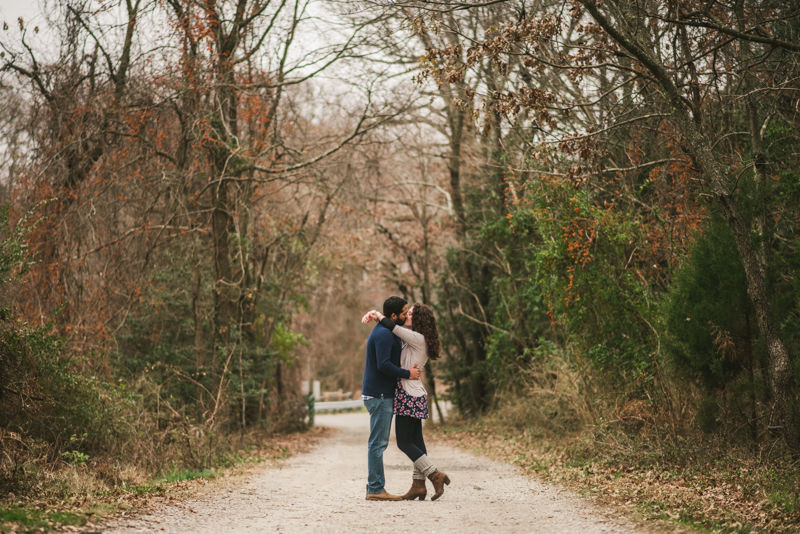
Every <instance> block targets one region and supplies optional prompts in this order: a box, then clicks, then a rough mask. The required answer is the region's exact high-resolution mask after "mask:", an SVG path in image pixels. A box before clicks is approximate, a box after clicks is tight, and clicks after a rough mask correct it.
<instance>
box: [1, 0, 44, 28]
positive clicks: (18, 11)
mask: <svg viewBox="0 0 800 534" xmlns="http://www.w3.org/2000/svg"><path fill="white" fill-rule="evenodd" d="M38 14H39V2H38V0H0V20H3V21H5V22H7V23H8V25H9V26H11V25H12V24H16V23H17V19H18V18H19V17H22V20H24V21H25V23H26V24H27V23H28V22H34V23H35V22H36V21H34V20H33V19H34V18H35V17H36V16H37V15H38Z"/></svg>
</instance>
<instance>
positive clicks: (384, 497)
mask: <svg viewBox="0 0 800 534" xmlns="http://www.w3.org/2000/svg"><path fill="white" fill-rule="evenodd" d="M367 500H368V501H400V500H402V497H400V496H399V495H392V494H391V493H389V492H387V491H382V492H380V493H367Z"/></svg>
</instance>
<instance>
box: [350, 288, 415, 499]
mask: <svg viewBox="0 0 800 534" xmlns="http://www.w3.org/2000/svg"><path fill="white" fill-rule="evenodd" d="M407 313H408V302H406V301H405V300H404V299H402V298H400V297H389V298H388V299H386V302H384V303H383V315H385V316H386V317H388V318H389V319H391V320H392V322H393V323H395V324H397V325H401V324H403V323H405V322H406V314H407ZM401 348H402V347H401V343H400V338H398V337H397V336H395V335H394V334H393V333H392V332H391V330H389V329H388V328H386V327H385V326H382V325H380V324H378V325H377V326H376V327H375V328H374V329H373V330H372V333H371V334H370V336H369V339H368V340H367V360H366V364H365V365H364V383H363V385H362V388H361V393H362V396H361V398H362V399H363V400H364V406H366V407H367V411H368V412H369V450H368V456H367V458H368V472H369V474H368V479H367V500H368V501H399V500H401V498H400V497H399V496H397V495H392V494H390V493H388V492H387V491H386V489H385V488H384V484H385V483H386V479H385V477H384V474H383V451H385V450H386V447H387V446H388V445H389V431H390V430H391V428H392V415H393V410H392V409H393V405H394V388H395V386H396V385H397V379H398V378H410V379H411V380H416V379H418V378H419V375H420V373H421V370H420V369H418V368H417V365H416V364H415V365H414V368H413V369H401V368H400V349H401Z"/></svg>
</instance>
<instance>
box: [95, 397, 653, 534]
mask: <svg viewBox="0 0 800 534" xmlns="http://www.w3.org/2000/svg"><path fill="white" fill-rule="evenodd" d="M368 423H369V416H368V415H367V414H366V413H357V414H340V415H326V416H318V417H317V424H319V425H324V426H328V427H334V428H336V429H338V432H336V434H335V435H334V436H333V437H331V438H328V439H326V440H324V441H323V442H322V443H321V444H320V445H319V446H318V447H317V448H315V449H313V450H312V451H311V452H309V453H307V454H302V455H299V456H296V457H294V458H291V459H289V460H287V461H286V462H284V463H283V464H282V465H281V467H279V468H265V469H263V470H261V471H257V472H254V474H253V475H251V476H249V477H245V478H243V479H242V480H241V483H240V484H238V485H234V486H230V485H229V487H227V488H224V489H220V491H219V492H216V493H210V494H208V495H205V496H202V497H197V498H195V499H190V500H188V501H182V502H181V503H178V504H175V505H169V506H164V507H162V508H158V509H156V510H155V511H154V512H152V513H151V514H150V515H146V516H138V517H135V518H129V519H121V520H116V521H115V522H114V523H112V524H110V525H107V526H106V528H104V529H103V531H104V532H105V533H114V534H132V533H134V532H153V533H161V532H164V533H187V534H188V533H192V534H195V533H197V534H199V533H209V534H211V533H214V534H219V533H242V532H245V533H246V532H254V533H255V532H258V533H262V532H263V533H284V534H295V533H305V532H319V533H326V534H334V533H343V534H344V533H347V534H360V533H365V534H366V533H369V534H380V533H395V532H396V533H405V532H408V533H419V534H423V533H424V534H428V533H449V532H453V533H459V534H471V533H476V534H477V533H483V532H491V533H506V532H509V533H510V532H513V533H520V532H524V533H554V534H555V533H559V534H592V533H600V532H604V533H623V532H624V533H631V534H633V533H643V532H645V530H642V529H641V528H639V527H636V526H635V525H634V524H632V523H631V522H628V521H626V520H624V519H621V518H619V517H614V515H615V514H614V512H613V511H612V510H609V509H606V508H604V507H602V506H597V505H595V504H593V503H592V501H591V500H587V499H585V498H581V497H577V496H575V495H573V494H570V493H568V492H566V491H563V490H560V489H558V488H555V487H553V486H548V485H545V484H542V483H540V482H538V481H537V480H535V479H533V478H531V477H525V476H521V475H519V474H518V471H517V470H516V468H514V467H512V466H509V465H505V464H501V463H497V462H492V461H489V460H486V459H485V458H482V457H479V456H475V455H473V454H469V453H466V452H463V451H459V450H457V449H454V448H450V447H446V446H436V445H434V446H432V447H430V448H429V451H428V452H429V456H430V457H431V459H432V460H433V461H434V462H435V463H436V464H437V466H438V467H439V468H440V469H441V470H443V471H445V472H446V473H447V474H448V475H449V476H450V478H451V479H452V484H451V485H450V486H449V487H447V489H446V491H445V494H444V496H443V497H442V498H441V499H439V500H438V501H436V502H431V501H430V500H426V501H423V502H420V501H402V502H368V501H366V500H365V494H366V490H365V486H366V475H367V454H366V451H367V434H368V431H369V426H368ZM384 462H385V465H386V479H387V485H386V487H387V490H388V491H390V492H392V493H400V494H402V493H404V492H405V491H406V490H407V489H408V487H409V486H410V484H411V464H410V462H409V461H408V459H407V458H406V457H405V456H403V455H402V453H400V451H399V450H398V449H397V447H396V445H395V444H394V440H392V443H390V444H389V448H388V449H387V451H386V454H385V456H384ZM428 486H429V487H428V492H429V496H430V495H432V493H433V492H432V489H431V487H430V483H429V484H428ZM429 499H430V497H429Z"/></svg>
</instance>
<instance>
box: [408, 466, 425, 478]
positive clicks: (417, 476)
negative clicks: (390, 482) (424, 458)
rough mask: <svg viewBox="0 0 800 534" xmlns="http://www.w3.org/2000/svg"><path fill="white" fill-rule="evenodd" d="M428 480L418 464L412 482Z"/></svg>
mask: <svg viewBox="0 0 800 534" xmlns="http://www.w3.org/2000/svg"><path fill="white" fill-rule="evenodd" d="M426 478H427V477H426V476H425V473H423V472H422V471H420V470H419V468H418V467H417V464H414V474H413V475H411V479H412V480H425V479H426Z"/></svg>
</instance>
